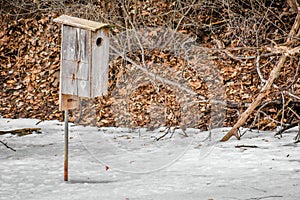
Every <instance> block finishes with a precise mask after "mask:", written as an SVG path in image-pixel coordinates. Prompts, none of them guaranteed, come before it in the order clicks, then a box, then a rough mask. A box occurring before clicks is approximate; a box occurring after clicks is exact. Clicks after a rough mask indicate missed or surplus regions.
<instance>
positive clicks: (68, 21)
mask: <svg viewBox="0 0 300 200" xmlns="http://www.w3.org/2000/svg"><path fill="white" fill-rule="evenodd" d="M53 21H54V22H57V23H61V24H65V25H69V26H74V27H78V28H82V29H87V30H91V31H97V30H98V29H101V28H109V27H110V25H109V24H104V23H99V22H94V21H90V20H86V19H81V18H77V17H71V16H68V15H61V16H59V17H58V18H55V19H54V20H53Z"/></svg>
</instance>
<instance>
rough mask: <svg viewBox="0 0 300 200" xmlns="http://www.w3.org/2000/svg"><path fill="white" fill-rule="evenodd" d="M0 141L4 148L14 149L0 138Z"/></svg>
mask: <svg viewBox="0 0 300 200" xmlns="http://www.w3.org/2000/svg"><path fill="white" fill-rule="evenodd" d="M0 143H1V144H3V145H4V146H5V147H6V148H8V149H10V150H12V151H16V150H15V149H14V148H12V147H10V146H8V145H7V143H5V142H3V141H1V140H0Z"/></svg>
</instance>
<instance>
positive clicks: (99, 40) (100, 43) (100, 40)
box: [96, 37, 103, 47]
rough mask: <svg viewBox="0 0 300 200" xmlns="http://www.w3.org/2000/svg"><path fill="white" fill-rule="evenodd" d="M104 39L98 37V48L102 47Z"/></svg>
mask: <svg viewBox="0 0 300 200" xmlns="http://www.w3.org/2000/svg"><path fill="white" fill-rule="evenodd" d="M102 40H103V39H102V38H101V37H98V38H97V40H96V45H97V46H98V47H100V46H101V45H102Z"/></svg>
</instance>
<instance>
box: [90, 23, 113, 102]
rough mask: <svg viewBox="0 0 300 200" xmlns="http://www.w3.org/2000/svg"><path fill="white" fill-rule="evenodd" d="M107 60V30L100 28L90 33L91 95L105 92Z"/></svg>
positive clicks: (104, 93)
mask: <svg viewBox="0 0 300 200" xmlns="http://www.w3.org/2000/svg"><path fill="white" fill-rule="evenodd" d="M108 62H109V38H108V30H107V29H100V30H98V31H97V32H93V33H92V73H91V79H92V82H91V83H92V84H91V92H92V97H97V96H102V95H106V94H107V86H108Z"/></svg>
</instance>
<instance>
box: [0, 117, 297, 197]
mask: <svg viewBox="0 0 300 200" xmlns="http://www.w3.org/2000/svg"><path fill="white" fill-rule="evenodd" d="M36 122H38V120H34V119H0V130H11V129H18V128H25V127H26V128H29V127H40V128H41V129H42V130H41V131H42V133H41V134H31V135H26V136H22V137H18V136H15V135H10V134H5V135H0V140H1V141H3V142H7V143H8V145H9V146H11V147H12V148H14V149H15V150H16V152H13V151H11V150H9V149H7V148H6V147H5V146H4V145H2V144H0V172H1V173H0V199H1V200H2V199H3V200H4V199H5V200H7V199H15V200H18V199H30V200H33V199H39V200H43V199H55V200H59V199H62V200H68V199H72V200H76V199H78V200H79V199H80V200H82V199H85V200H90V199H91V200H92V199H109V200H110V199H112V200H114V199H116V200H119V199H121V200H122V199H123V200H126V199H127V200H132V199H143V200H144V199H145V200H148V199H149V200H150V199H155V200H156V199H172V200H173V199H174V200H177V199H178V200H181V199H200V200H202V199H204V200H205V199H206V200H207V199H222V200H225V199H230V200H234V199H237V200H254V199H270V200H273V199H274V200H277V199H284V200H289V199H290V200H296V199H300V144H299V143H298V144H294V143H293V137H294V136H295V135H296V131H297V127H296V128H295V129H292V130H290V131H288V132H287V133H285V134H284V135H283V137H282V138H281V139H278V138H274V132H257V131H253V132H248V133H247V134H246V135H245V136H244V137H243V138H242V140H240V141H237V140H235V139H231V140H230V141H228V142H225V143H219V142H215V141H217V139H218V137H221V136H222V135H224V134H225V132H226V131H228V130H229V129H228V128H223V129H218V130H214V131H213V133H212V137H211V140H205V138H206V137H207V134H208V133H207V132H199V131H198V130H194V129H190V130H187V132H188V135H189V137H184V136H183V135H182V133H180V130H177V131H175V133H174V135H173V137H172V138H170V137H169V136H170V134H168V135H167V136H166V137H164V138H163V139H161V140H159V141H156V140H155V139H156V138H158V137H159V136H161V135H162V134H163V132H161V130H146V129H137V130H129V129H125V128H113V127H112V128H101V129H98V128H95V127H83V126H74V125H72V124H70V146H69V147H70V149H69V181H68V182H64V181H63V153H64V149H63V146H64V128H63V123H61V122H58V121H45V122H42V123H40V124H38V125H35V124H36ZM237 145H246V146H247V145H248V146H252V147H257V148H251V147H241V148H236V146H237ZM106 166H108V167H109V169H108V170H106V169H107V168H106Z"/></svg>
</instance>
